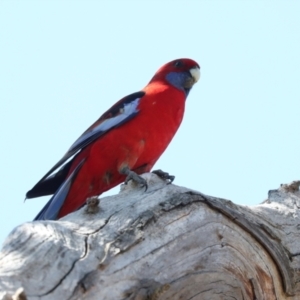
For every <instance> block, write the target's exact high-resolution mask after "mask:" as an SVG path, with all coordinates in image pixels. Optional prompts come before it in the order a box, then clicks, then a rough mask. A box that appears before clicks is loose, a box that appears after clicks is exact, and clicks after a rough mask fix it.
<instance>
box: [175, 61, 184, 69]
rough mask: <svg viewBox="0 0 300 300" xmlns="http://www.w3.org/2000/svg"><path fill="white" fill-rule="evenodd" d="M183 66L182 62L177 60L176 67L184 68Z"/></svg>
mask: <svg viewBox="0 0 300 300" xmlns="http://www.w3.org/2000/svg"><path fill="white" fill-rule="evenodd" d="M182 65H183V63H182V61H181V60H176V61H175V62H174V66H175V67H177V68H180V67H182Z"/></svg>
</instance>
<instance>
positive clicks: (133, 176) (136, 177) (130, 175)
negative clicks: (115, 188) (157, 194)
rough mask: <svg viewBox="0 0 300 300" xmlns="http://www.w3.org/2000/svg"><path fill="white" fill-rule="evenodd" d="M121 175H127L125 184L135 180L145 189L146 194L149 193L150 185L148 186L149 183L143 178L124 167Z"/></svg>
mask: <svg viewBox="0 0 300 300" xmlns="http://www.w3.org/2000/svg"><path fill="white" fill-rule="evenodd" d="M120 173H121V174H123V175H127V177H126V179H125V181H124V183H125V184H127V183H128V182H129V180H133V181H135V182H136V183H138V184H139V185H140V186H141V187H145V192H146V191H147V189H148V184H147V181H146V180H145V179H144V178H143V177H141V176H139V175H138V174H137V173H135V172H133V171H131V170H130V169H129V168H128V167H123V168H122V169H121V170H120Z"/></svg>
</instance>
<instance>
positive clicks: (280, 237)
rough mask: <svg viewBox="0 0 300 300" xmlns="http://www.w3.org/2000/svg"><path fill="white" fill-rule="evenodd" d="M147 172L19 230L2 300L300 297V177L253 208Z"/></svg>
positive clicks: (7, 261) (7, 256)
mask: <svg viewBox="0 0 300 300" xmlns="http://www.w3.org/2000/svg"><path fill="white" fill-rule="evenodd" d="M143 176H144V178H145V179H146V180H147V181H148V184H149V189H148V191H147V192H144V191H143V190H142V189H140V188H139V187H136V186H134V184H133V183H131V184H129V185H127V186H123V189H122V191H121V193H120V194H119V195H116V196H111V197H106V198H103V199H101V202H100V204H99V206H97V205H98V203H97V200H95V199H91V200H89V204H88V206H87V207H84V208H82V209H81V210H79V211H77V212H75V213H73V214H70V215H68V216H66V217H64V218H62V219H61V220H59V221H55V222H54V221H45V222H31V223H25V224H23V225H21V226H19V227H17V228H16V229H14V230H13V232H12V233H11V234H10V235H9V236H8V238H7V239H6V241H5V243H4V246H3V249H2V251H1V253H0V289H1V292H0V299H6V300H11V299H15V300H17V299H19V300H21V299H23V300H24V299H26V297H27V299H30V300H31V299H32V300H34V299H43V300H46V299H47V300H48V299H114V300H115V299H209V300H211V299H272V300H273V299H292V300H295V299H300V238H299V237H300V218H299V217H300V210H299V208H300V192H299V183H300V182H294V183H293V184H291V185H283V186H282V187H280V188H279V189H278V190H273V191H270V192H269V197H268V200H266V201H265V202H264V203H262V204H261V205H258V206H254V207H247V206H240V205H236V204H234V203H232V202H231V201H228V200H224V199H219V198H215V197H210V196H207V195H204V194H201V193H199V192H196V191H193V190H190V189H187V188H183V187H178V186H176V185H167V184H166V182H164V181H162V180H161V179H159V178H158V177H157V176H156V175H154V174H144V175H143ZM21 287H22V288H23V289H24V291H23V292H22V290H18V292H17V293H16V291H17V289H18V288H21ZM12 295H14V296H12ZM25 295H26V296H25Z"/></svg>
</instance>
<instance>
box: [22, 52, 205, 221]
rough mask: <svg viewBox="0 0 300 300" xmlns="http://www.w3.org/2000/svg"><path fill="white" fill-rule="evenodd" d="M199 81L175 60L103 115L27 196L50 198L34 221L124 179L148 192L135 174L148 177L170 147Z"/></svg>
mask: <svg viewBox="0 0 300 300" xmlns="http://www.w3.org/2000/svg"><path fill="white" fill-rule="evenodd" d="M199 77H200V67H199V65H198V64H197V63H196V62H195V61H193V60H191V59H187V58H183V59H176V60H173V61H171V62H169V63H167V64H165V65H164V66H162V67H161V68H160V69H159V70H158V71H157V72H156V73H155V75H154V76H153V78H152V79H151V81H150V82H149V83H148V85H146V87H145V88H143V89H142V90H141V91H140V92H137V93H134V94H131V95H128V96H126V97H124V98H123V99H121V100H120V101H118V102H117V103H116V104H115V105H113V106H112V107H111V108H110V109H109V110H108V111H106V112H105V113H104V114H103V115H102V116H101V117H100V118H99V119H98V120H97V121H96V122H95V123H94V124H93V125H92V126H91V127H89V128H88V129H87V130H86V131H85V132H84V133H83V134H82V135H81V136H80V137H79V138H78V139H77V140H76V141H75V143H74V144H73V145H72V146H71V148H70V149H69V150H68V152H67V153H66V154H65V155H64V156H63V157H62V159H61V160H60V161H59V162H58V163H57V164H56V165H55V166H54V167H53V168H52V169H51V170H50V171H49V172H48V173H47V174H46V175H45V176H44V177H43V178H42V179H41V180H40V181H39V182H38V183H37V184H36V185H35V186H34V187H33V188H32V189H31V190H30V191H28V192H27V194H26V198H35V197H40V196H45V195H52V194H53V196H52V198H51V199H50V200H49V201H48V203H47V204H46V205H45V207H44V208H43V209H42V211H41V212H40V213H39V214H38V215H37V216H36V218H35V220H56V219H58V218H61V217H63V216H65V215H66V214H68V213H70V212H73V211H75V210H77V209H79V208H80V207H82V206H83V205H84V204H85V201H86V199H87V198H89V197H92V196H98V195H100V194H101V193H103V192H105V191H107V190H109V189H111V188H113V187H114V186H116V185H118V184H119V183H121V182H123V181H124V180H125V183H127V182H128V181H129V180H131V179H132V180H134V181H136V182H137V183H139V184H141V185H142V186H145V187H147V184H146V182H145V179H143V178H142V177H141V176H139V174H142V173H144V172H149V171H150V170H151V169H152V167H153V165H154V164H155V162H156V161H157V160H158V158H159V157H160V156H161V154H162V153H163V152H164V150H165V149H166V148H167V146H168V145H169V143H170V142H171V140H172V138H173V137H174V135H175V133H176V131H177V129H178V127H179V125H180V123H181V121H182V118H183V114H184V107H185V100H186V97H187V96H188V94H189V92H190V90H191V88H192V86H193V85H194V83H196V82H197V81H198V79H199ZM58 168H60V169H58ZM57 169H58V171H57V172H56V173H54V172H55V171H56V170H57ZM158 175H162V176H163V175H164V174H159V172H158ZM169 178H170V179H172V176H171V177H169Z"/></svg>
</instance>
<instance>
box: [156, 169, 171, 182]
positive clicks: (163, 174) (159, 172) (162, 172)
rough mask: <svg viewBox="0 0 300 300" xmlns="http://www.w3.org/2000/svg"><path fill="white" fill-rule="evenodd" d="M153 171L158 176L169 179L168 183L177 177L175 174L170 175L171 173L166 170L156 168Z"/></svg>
mask: <svg viewBox="0 0 300 300" xmlns="http://www.w3.org/2000/svg"><path fill="white" fill-rule="evenodd" d="M152 173H154V174H156V175H157V176H158V177H160V178H161V179H165V180H167V181H168V184H170V183H172V182H173V181H174V179H175V176H173V175H169V173H167V172H164V171H162V170H160V169H159V170H154V171H152Z"/></svg>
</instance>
